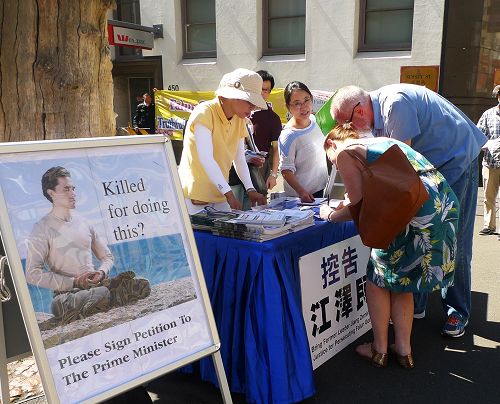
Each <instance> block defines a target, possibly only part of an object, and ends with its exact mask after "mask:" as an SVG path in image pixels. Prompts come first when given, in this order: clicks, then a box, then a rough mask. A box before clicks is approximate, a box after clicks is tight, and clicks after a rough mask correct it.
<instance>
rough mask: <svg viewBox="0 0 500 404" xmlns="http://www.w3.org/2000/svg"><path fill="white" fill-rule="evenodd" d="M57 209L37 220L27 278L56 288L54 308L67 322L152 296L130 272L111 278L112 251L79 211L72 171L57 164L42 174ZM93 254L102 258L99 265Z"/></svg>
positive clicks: (29, 245) (145, 282) (46, 193)
mask: <svg viewBox="0 0 500 404" xmlns="http://www.w3.org/2000/svg"><path fill="white" fill-rule="evenodd" d="M42 191H43V195H44V196H45V197H46V198H47V199H48V200H49V201H50V202H51V203H52V210H51V211H50V212H49V213H48V214H47V215H45V216H44V217H43V218H42V219H41V220H40V221H38V222H37V223H35V225H34V226H33V230H32V232H31V235H30V237H29V239H28V240H27V260H26V280H27V281H28V282H29V283H31V284H33V285H35V286H38V287H43V288H48V289H51V290H53V291H54V298H53V300H52V304H51V306H52V307H51V309H52V313H53V314H54V316H55V317H56V318H57V319H59V320H60V321H61V322H62V323H63V324H67V323H69V322H71V321H73V320H76V319H79V318H83V317H88V316H90V315H92V314H95V313H99V312H103V311H107V310H109V309H110V308H112V307H115V306H122V305H124V304H127V303H131V302H135V301H137V300H139V299H143V298H145V297H147V296H149V294H150V292H151V287H150V285H149V281H148V280H146V279H142V278H136V279H135V274H134V272H132V271H126V272H123V273H121V274H119V275H118V276H116V277H114V278H111V279H110V278H108V273H109V271H110V270H111V268H112V266H113V261H114V258H113V254H111V251H110V250H109V248H108V246H107V245H106V243H104V242H103V241H102V240H101V239H100V238H99V235H98V234H97V232H96V230H95V229H94V227H93V226H91V225H90V224H89V223H88V222H87V221H86V220H85V219H84V218H83V217H81V216H80V215H78V214H75V213H74V209H75V207H76V192H75V186H74V185H73V182H72V179H71V174H70V173H69V171H68V170H66V169H65V168H64V167H52V168H50V169H48V170H47V171H46V172H45V174H43V176H42ZM92 254H93V255H94V256H95V257H96V258H97V259H98V260H99V261H100V266H99V268H98V269H96V268H95V267H94V264H93V262H92Z"/></svg>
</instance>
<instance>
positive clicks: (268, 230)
mask: <svg viewBox="0 0 500 404" xmlns="http://www.w3.org/2000/svg"><path fill="white" fill-rule="evenodd" d="M313 215H314V214H313V212H312V211H310V210H309V211H300V210H297V209H285V210H283V211H279V210H272V209H265V210H262V211H259V212H252V211H246V212H239V211H234V212H219V211H215V210H202V211H200V212H197V213H194V214H192V215H190V218H191V223H192V226H193V229H196V230H205V231H210V232H211V233H212V234H215V235H218V236H224V237H232V238H238V239H243V240H252V241H259V242H262V241H266V240H272V239H274V238H277V237H281V236H283V235H286V234H289V233H291V232H294V231H298V230H300V229H303V228H305V227H309V226H312V225H313V224H314V216H313Z"/></svg>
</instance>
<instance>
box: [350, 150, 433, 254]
mask: <svg viewBox="0 0 500 404" xmlns="http://www.w3.org/2000/svg"><path fill="white" fill-rule="evenodd" d="M344 151H345V152H347V153H348V154H349V155H350V156H352V157H354V158H355V159H357V160H358V161H359V162H360V163H361V164H362V166H363V169H362V170H361V174H362V181H363V183H362V186H363V190H362V199H361V200H360V201H359V202H358V203H357V204H355V205H350V206H349V210H350V212H351V216H352V218H353V220H354V223H355V224H356V227H357V228H358V232H359V235H360V237H361V240H362V242H363V244H364V245H366V246H368V247H373V248H382V249H386V248H388V247H389V245H390V244H391V242H392V241H393V240H394V239H395V238H396V236H397V235H398V234H399V233H400V232H402V231H403V230H404V229H405V227H406V225H407V224H408V223H410V220H411V219H412V218H413V217H414V216H415V214H416V213H417V211H418V210H419V209H420V208H421V207H422V205H423V204H424V203H425V201H427V200H428V199H429V193H428V192H427V189H426V188H425V186H424V184H423V182H422V180H421V179H420V177H419V175H418V173H417V172H416V171H415V169H414V168H413V166H412V165H411V163H410V162H409V161H408V158H407V157H406V154H404V152H403V151H402V150H401V149H400V148H399V146H398V145H396V144H395V145H392V146H391V147H389V148H388V149H387V150H386V151H385V152H384V153H383V154H382V155H381V156H380V157H379V158H378V159H377V160H375V161H374V162H373V163H371V164H368V162H367V161H366V159H364V158H363V157H361V156H360V155H359V154H358V153H357V152H355V151H353V150H348V149H345V150H344Z"/></svg>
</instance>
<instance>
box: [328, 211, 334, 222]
mask: <svg viewBox="0 0 500 404" xmlns="http://www.w3.org/2000/svg"><path fill="white" fill-rule="evenodd" d="M334 213H335V211H334V210H333V209H332V211H331V212H330V213H329V214H328V217H327V218H326V221H327V222H332V214H334Z"/></svg>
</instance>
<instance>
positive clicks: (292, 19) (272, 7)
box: [262, 0, 306, 55]
mask: <svg viewBox="0 0 500 404" xmlns="http://www.w3.org/2000/svg"><path fill="white" fill-rule="evenodd" d="M262 3H263V4H262V5H263V10H262V17H263V22H262V26H263V35H262V37H263V42H264V43H263V46H262V53H263V54H264V55H283V54H295V53H304V52H305V37H306V0H263V2H262Z"/></svg>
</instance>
